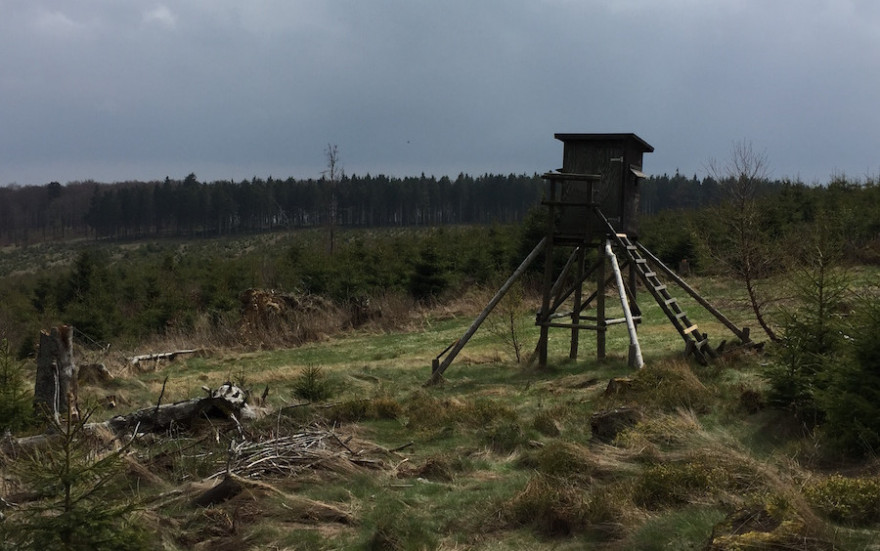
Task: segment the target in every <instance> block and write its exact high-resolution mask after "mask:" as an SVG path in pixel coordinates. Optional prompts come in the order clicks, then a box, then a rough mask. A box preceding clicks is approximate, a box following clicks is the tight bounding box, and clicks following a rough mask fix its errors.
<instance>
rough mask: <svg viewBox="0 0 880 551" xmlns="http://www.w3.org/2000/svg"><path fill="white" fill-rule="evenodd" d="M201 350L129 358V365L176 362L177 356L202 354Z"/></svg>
mask: <svg viewBox="0 0 880 551" xmlns="http://www.w3.org/2000/svg"><path fill="white" fill-rule="evenodd" d="M202 350H203V349H201V348H193V349H190V350H174V351H173V352H159V353H156V354H141V355H140V356H132V357H131V358H128V363H130V364H131V365H137V364H139V363H141V362H145V361H150V360H153V361H158V360H174V359H175V358H176V357H177V356H180V355H181V354H195V353H197V352H202Z"/></svg>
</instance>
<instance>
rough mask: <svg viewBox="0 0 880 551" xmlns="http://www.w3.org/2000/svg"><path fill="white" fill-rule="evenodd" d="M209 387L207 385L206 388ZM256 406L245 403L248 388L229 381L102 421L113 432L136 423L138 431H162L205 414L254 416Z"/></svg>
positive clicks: (216, 416)
mask: <svg viewBox="0 0 880 551" xmlns="http://www.w3.org/2000/svg"><path fill="white" fill-rule="evenodd" d="M206 390H209V389H206ZM256 417H258V413H257V411H256V410H254V409H253V408H251V407H250V406H249V405H248V404H247V392H245V391H244V390H242V389H240V388H238V387H237V386H235V385H233V384H231V383H224V384H222V385H220V387H219V388H217V390H214V391H210V392H209V393H208V395H207V396H205V397H202V398H194V399H192V400H185V401H182V402H175V403H173V404H165V405H157V406H155V407H149V408H144V409H141V410H138V411H135V412H132V413H129V414H126V415H117V416H116V417H113V418H112V419H110V420H108V421H105V424H106V425H107V428H109V429H110V430H111V431H112V432H113V433H114V434H117V435H120V434H125V433H127V432H130V431H132V430H134V428H135V427H138V432H162V431H164V430H166V429H168V428H169V427H171V426H172V425H173V424H190V423H192V422H194V421H197V420H199V419H204V418H215V419H231V420H234V421H236V423H237V422H238V420H239V419H254V418H256Z"/></svg>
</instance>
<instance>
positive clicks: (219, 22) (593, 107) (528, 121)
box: [0, 0, 880, 184]
mask: <svg viewBox="0 0 880 551" xmlns="http://www.w3.org/2000/svg"><path fill="white" fill-rule="evenodd" d="M0 12H2V13H3V14H4V17H3V18H2V20H0V49H2V51H3V52H5V53H4V55H3V56H0V97H2V98H3V101H2V102H0V183H9V182H13V181H17V182H18V183H21V184H42V183H45V182H47V181H51V180H60V181H68V180H74V179H86V178H94V179H98V180H105V181H115V180H123V179H134V178H136V179H157V178H163V177H164V176H166V175H171V176H183V175H185V174H187V173H189V172H196V174H198V175H199V177H200V178H201V179H204V180H208V179H217V178H236V179H240V178H248V177H250V176H254V175H256V176H267V175H270V174H271V175H274V176H276V177H285V176H295V177H312V176H317V175H319V174H320V171H321V170H322V169H323V165H324V154H323V152H324V149H325V147H326V145H327V144H328V143H334V144H337V145H338V146H339V151H340V155H341V158H342V162H343V164H344V167H345V169H346V171H347V172H349V173H352V172H357V173H364V172H372V173H378V172H384V173H390V174H395V175H408V174H418V173H420V172H423V171H424V172H426V173H433V174H437V175H440V174H449V175H455V174H457V173H458V172H462V171H463V172H471V173H482V172H534V171H543V170H546V169H549V168H555V167H556V166H557V165H558V164H559V162H560V160H561V146H560V145H559V144H558V143H557V142H555V141H554V140H553V133H554V132H636V133H638V134H639V135H641V136H642V137H643V138H644V139H645V140H647V141H648V142H649V143H651V144H652V145H654V147H655V148H656V151H655V153H653V154H652V155H650V156H649V157H648V158H647V159H646V167H645V168H646V170H647V171H648V172H652V173H662V172H673V171H674V170H676V169H680V170H681V171H682V172H685V173H687V174H690V173H698V174H703V172H704V171H703V166H704V165H705V163H706V162H707V161H708V160H709V159H710V158H712V157H724V156H725V155H726V154H727V152H728V151H729V150H730V147H731V144H732V142H733V141H735V140H742V139H746V140H751V141H752V143H753V144H754V146H755V147H756V148H758V149H761V150H766V153H767V156H768V158H769V164H770V166H771V169H772V171H773V175H774V176H777V177H783V176H792V177H795V176H798V175H799V176H800V177H802V178H803V179H805V180H806V181H808V182H811V181H823V182H824V181H826V180H827V178H828V177H829V175H830V174H831V173H832V172H838V173H839V172H846V173H848V174H850V175H854V176H864V175H866V174H870V175H876V174H877V172H878V171H880V160H878V159H876V157H875V153H874V152H875V151H876V150H877V148H878V145H880V124H878V123H880V120H878V119H880V113H878V111H877V110H876V109H875V108H874V103H875V102H876V100H875V98H876V97H878V95H880V70H878V68H877V67H876V64H877V62H876V59H878V48H880V5H878V4H876V3H875V2H873V1H840V0H823V1H820V0H808V1H797V2H796V1H794V0H781V1H779V2H758V1H757V0H721V1H719V2H711V3H707V2H702V1H698V0H667V1H650V2H649V1H647V0H605V1H599V0H593V1H589V0H543V1H534V0H530V1H528V2H526V1H520V0H507V1H504V2H502V1H500V0H493V1H485V2H472V1H467V2H465V1H459V0H450V1H448V2H413V1H404V0H377V1H374V2H359V1H356V0H338V1H330V2H325V1H317V0H315V1H295V0H267V1H258V2H248V3H242V2H238V1H232V0H212V1H210V2H209V1H206V0H201V1H196V0H181V1H179V2H174V3H172V2H165V3H162V2H138V1H135V2H116V1H113V0H90V1H83V0H66V1H61V0H56V1H43V0H34V1H32V2H18V1H12V0H0Z"/></svg>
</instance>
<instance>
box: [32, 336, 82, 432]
mask: <svg viewBox="0 0 880 551" xmlns="http://www.w3.org/2000/svg"><path fill="white" fill-rule="evenodd" d="M76 371H77V370H76V364H75V363H74V361H73V327H71V326H69V325H61V326H59V327H55V328H53V329H52V331H51V332H49V333H46V332H45V331H41V332H40V348H39V350H38V352H37V374H36V378H35V382H34V413H35V414H36V415H37V416H40V417H44V418H47V419H54V420H55V421H58V420H59V417H60V415H61V414H62V413H66V412H67V411H68V408H69V410H70V412H71V413H74V414H76V415H78V414H79V412H78V410H77V372H76Z"/></svg>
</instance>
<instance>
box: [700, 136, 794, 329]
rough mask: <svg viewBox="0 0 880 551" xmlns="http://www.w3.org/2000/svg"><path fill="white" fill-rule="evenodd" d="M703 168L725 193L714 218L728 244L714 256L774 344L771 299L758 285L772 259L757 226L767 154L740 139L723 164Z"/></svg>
mask: <svg viewBox="0 0 880 551" xmlns="http://www.w3.org/2000/svg"><path fill="white" fill-rule="evenodd" d="M707 169H708V172H709V175H710V176H712V178H714V179H715V180H716V181H718V183H719V184H720V185H721V186H722V189H723V190H724V191H725V193H726V194H727V201H726V202H725V203H724V204H723V205H722V206H721V207H720V208H719V209H718V210H717V215H718V216H719V218H718V220H719V221H720V222H721V223H722V224H723V225H724V227H725V230H726V234H725V235H726V237H727V239H728V243H726V244H725V245H726V247H724V249H725V251H724V252H720V253H719V254H717V256H718V258H719V259H720V260H722V261H723V262H724V263H725V264H726V265H727V266H728V267H729V268H731V269H733V270H734V271H735V272H737V273H738V274H739V276H740V277H742V279H743V281H744V282H745V285H746V290H747V292H748V295H749V302H750V304H751V307H752V311H753V312H754V314H755V319H756V320H757V322H758V324H759V325H760V326H761V329H763V330H764V332H765V333H766V334H767V337H768V338H769V339H770V340H771V341H774V342H775V341H777V340H778V337H777V335H776V332H775V331H774V330H773V328H772V327H771V326H770V324H769V322H768V321H767V316H766V307H767V305H768V303H769V302H771V300H768V299H767V298H765V297H763V296H762V293H761V291H760V290H759V283H758V281H759V279H760V278H761V277H762V276H764V275H766V274H767V273H768V271H769V269H770V267H771V263H772V262H773V259H774V258H775V255H774V254H773V252H772V250H771V249H770V246H769V243H768V240H767V239H766V235H765V233H764V231H763V229H762V227H761V212H760V210H759V208H758V204H757V194H758V190H759V187H760V185H761V183H762V182H765V181H766V180H767V175H768V168H767V154H766V153H765V152H763V151H756V150H755V149H754V148H753V147H752V143H751V142H750V141H746V140H741V141H737V142H734V144H733V147H732V149H731V152H730V157H729V159H728V160H727V161H726V162H723V163H719V162H718V161H716V160H715V159H713V160H711V161H710V162H709V163H708V166H707Z"/></svg>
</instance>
